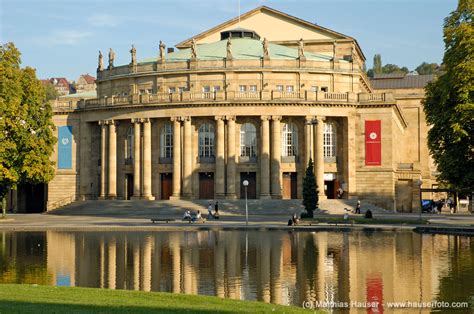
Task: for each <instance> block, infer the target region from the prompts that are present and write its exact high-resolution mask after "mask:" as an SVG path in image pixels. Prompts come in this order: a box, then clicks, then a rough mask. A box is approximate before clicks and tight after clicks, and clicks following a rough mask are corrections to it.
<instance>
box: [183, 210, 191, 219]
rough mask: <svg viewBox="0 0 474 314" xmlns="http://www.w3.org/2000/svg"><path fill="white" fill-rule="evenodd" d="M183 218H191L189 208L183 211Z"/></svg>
mask: <svg viewBox="0 0 474 314" xmlns="http://www.w3.org/2000/svg"><path fill="white" fill-rule="evenodd" d="M183 220H191V212H190V211H189V210H187V211H185V212H184V215H183Z"/></svg>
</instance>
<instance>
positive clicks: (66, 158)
mask: <svg viewBox="0 0 474 314" xmlns="http://www.w3.org/2000/svg"><path fill="white" fill-rule="evenodd" d="M58 169H72V126H60V127H59V128H58Z"/></svg>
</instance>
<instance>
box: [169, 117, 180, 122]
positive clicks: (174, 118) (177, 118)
mask: <svg viewBox="0 0 474 314" xmlns="http://www.w3.org/2000/svg"><path fill="white" fill-rule="evenodd" d="M170 120H171V122H181V117H171V118H170Z"/></svg>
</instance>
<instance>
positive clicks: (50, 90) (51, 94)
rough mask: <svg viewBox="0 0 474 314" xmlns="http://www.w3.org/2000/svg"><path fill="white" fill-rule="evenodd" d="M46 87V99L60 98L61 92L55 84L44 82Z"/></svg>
mask: <svg viewBox="0 0 474 314" xmlns="http://www.w3.org/2000/svg"><path fill="white" fill-rule="evenodd" d="M44 89H45V92H46V100H53V99H56V98H58V96H59V94H58V91H57V90H56V88H54V85H53V84H51V83H50V82H48V83H45V84H44Z"/></svg>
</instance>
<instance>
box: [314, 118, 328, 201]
mask: <svg viewBox="0 0 474 314" xmlns="http://www.w3.org/2000/svg"><path fill="white" fill-rule="evenodd" d="M316 119H317V122H318V123H317V124H316V126H315V129H314V131H315V132H314V150H315V156H314V160H315V172H314V174H315V176H316V184H317V185H318V189H319V193H318V195H319V200H325V199H326V195H325V194H324V120H325V118H324V117H320V116H318V117H317V118H316Z"/></svg>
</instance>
